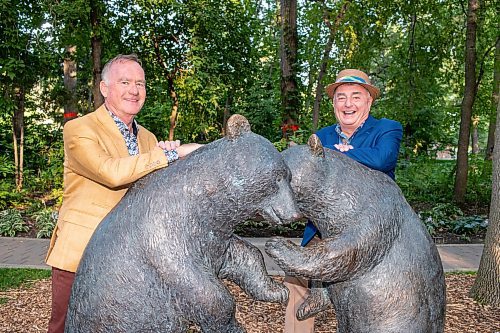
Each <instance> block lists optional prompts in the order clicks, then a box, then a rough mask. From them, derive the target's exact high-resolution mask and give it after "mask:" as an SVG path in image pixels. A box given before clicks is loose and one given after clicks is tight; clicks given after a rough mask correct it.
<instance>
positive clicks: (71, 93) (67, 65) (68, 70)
mask: <svg viewBox="0 0 500 333" xmlns="http://www.w3.org/2000/svg"><path fill="white" fill-rule="evenodd" d="M75 54H76V46H74V45H73V46H68V47H67V48H66V57H65V58H64V88H65V89H66V92H67V99H66V103H65V104H64V121H65V122H67V121H70V120H71V119H74V118H76V117H77V116H78V108H77V103H76V101H77V98H76V61H75Z"/></svg>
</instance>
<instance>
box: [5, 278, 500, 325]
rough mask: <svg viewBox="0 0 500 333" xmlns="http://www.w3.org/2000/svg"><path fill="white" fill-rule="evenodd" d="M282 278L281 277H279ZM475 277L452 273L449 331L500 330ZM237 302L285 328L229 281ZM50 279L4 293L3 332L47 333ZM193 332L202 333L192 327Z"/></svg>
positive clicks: (262, 321) (497, 312)
mask: <svg viewBox="0 0 500 333" xmlns="http://www.w3.org/2000/svg"><path fill="white" fill-rule="evenodd" d="M278 279H279V278H278ZM473 282H474V276H471V275H463V274H452V275H450V274H448V275H447V276H446V284H447V300H448V305H447V312H446V328H445V332H446V333H500V309H498V308H493V307H491V306H481V305H479V304H478V303H476V302H474V301H473V300H472V299H470V298H469V297H468V296H467V293H468V291H469V289H470V287H471V286H472V283H473ZM228 286H229V288H230V290H231V292H232V293H233V294H234V295H235V297H236V301H237V318H238V321H239V322H240V323H242V324H243V325H244V327H245V328H246V329H247V332H248V333H279V332H282V331H283V318H284V306H282V305H279V304H271V303H263V302H256V301H252V300H251V299H250V298H248V297H247V296H246V295H245V294H243V293H242V292H241V290H240V289H239V288H238V287H236V286H234V285H232V284H229V283H228ZM50 288H51V287H50V280H41V281H38V282H36V283H35V284H34V285H33V286H32V287H31V288H21V289H15V290H10V291H7V292H0V300H1V299H7V302H6V303H4V302H0V332H5V333H7V332H8V333H17V332H19V333H34V332H46V331H47V322H48V320H49V316H50ZM316 323H317V325H316V333H327V332H328V333H334V332H335V315H334V314H333V311H328V312H326V313H323V314H322V315H321V316H319V317H317V320H316ZM191 332H199V330H198V329H196V328H194V327H193V328H192V329H191Z"/></svg>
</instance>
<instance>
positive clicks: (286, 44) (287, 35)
mask: <svg viewBox="0 0 500 333" xmlns="http://www.w3.org/2000/svg"><path fill="white" fill-rule="evenodd" d="M280 13H281V40H280V53H281V108H282V119H283V122H282V126H281V128H282V130H283V134H284V136H285V137H286V134H287V129H288V128H291V126H293V125H296V124H297V113H298V110H299V93H298V86H297V78H296V76H297V44H298V34H297V0H280Z"/></svg>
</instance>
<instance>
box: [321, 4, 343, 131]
mask: <svg viewBox="0 0 500 333" xmlns="http://www.w3.org/2000/svg"><path fill="white" fill-rule="evenodd" d="M350 3H351V0H345V1H344V3H343V5H342V7H341V8H340V11H339V12H338V14H337V18H336V19H335V23H334V24H333V25H332V24H331V22H330V19H329V16H330V15H329V14H330V13H329V12H328V10H327V8H326V6H324V7H323V21H324V22H325V24H326V26H327V27H328V29H329V30H330V34H329V36H328V41H327V42H326V45H325V50H324V52H323V58H322V59H321V67H320V70H319V73H318V80H316V94H315V97H314V106H313V116H312V131H313V132H316V129H317V128H318V122H319V107H320V105H321V99H322V98H323V77H324V76H325V73H326V69H327V66H328V60H329V59H330V52H331V51H332V46H333V42H334V40H335V35H336V34H337V29H338V27H339V25H340V23H341V22H342V18H343V17H344V15H345V13H346V11H347V8H348V7H349V4H350ZM323 5H324V2H323Z"/></svg>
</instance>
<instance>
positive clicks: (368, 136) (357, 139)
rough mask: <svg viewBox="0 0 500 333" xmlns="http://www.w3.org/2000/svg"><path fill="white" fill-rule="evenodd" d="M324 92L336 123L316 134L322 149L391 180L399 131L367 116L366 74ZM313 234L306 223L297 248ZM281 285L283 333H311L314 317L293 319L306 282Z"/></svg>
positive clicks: (346, 77)
mask: <svg viewBox="0 0 500 333" xmlns="http://www.w3.org/2000/svg"><path fill="white" fill-rule="evenodd" d="M325 90H326V93H327V94H328V96H329V97H330V98H331V99H332V101H333V108H334V112H335V118H336V119H337V124H334V125H331V126H327V127H324V128H322V129H320V130H319V131H317V132H316V135H317V136H318V137H319V139H320V140H321V143H322V145H323V147H326V148H329V149H333V150H337V151H339V152H342V153H344V154H346V155H347V156H349V157H351V158H352V159H354V160H355V161H358V162H359V163H361V164H364V165H366V166H367V167H369V168H372V169H375V170H379V171H382V172H384V173H385V174H387V175H388V176H389V177H391V178H392V179H394V177H395V175H394V171H395V169H396V163H397V160H398V154H399V146H400V143H401V139H402V137H403V128H402V126H401V124H400V123H399V122H397V121H394V120H389V119H385V118H382V119H376V118H374V117H372V116H371V115H370V108H371V106H372V104H373V101H374V100H375V99H377V98H378V97H379V96H380V90H379V89H378V88H377V87H375V86H374V85H372V84H371V82H370V79H369V78H368V75H366V74H365V73H364V72H362V71H360V70H356V69H345V70H342V71H340V72H339V73H338V75H337V78H336V80H335V83H332V84H330V85H328V86H327V87H326V89H325ZM317 232H318V230H317V229H316V227H315V226H314V225H313V224H312V223H311V222H308V223H307V225H306V228H305V231H304V237H303V239H302V242H301V245H302V246H306V245H307V244H308V243H309V242H310V241H311V240H312V239H313V238H314V236H315V235H316V234H317ZM319 236H321V235H319ZM285 282H286V283H285V284H286V285H287V287H288V288H289V289H290V299H289V303H288V307H287V312H286V317H285V332H286V333H291V332H297V333H298V332H300V333H309V332H314V318H310V319H307V320H305V321H302V322H299V321H298V320H297V319H296V318H295V313H296V311H297V309H298V306H300V304H301V303H302V300H303V298H304V297H305V296H306V295H307V289H306V286H307V282H306V281H303V280H302V281H300V279H296V278H290V277H287V278H286V280H285Z"/></svg>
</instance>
